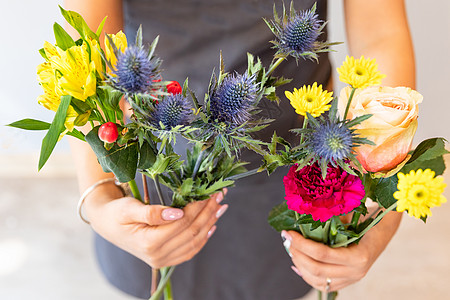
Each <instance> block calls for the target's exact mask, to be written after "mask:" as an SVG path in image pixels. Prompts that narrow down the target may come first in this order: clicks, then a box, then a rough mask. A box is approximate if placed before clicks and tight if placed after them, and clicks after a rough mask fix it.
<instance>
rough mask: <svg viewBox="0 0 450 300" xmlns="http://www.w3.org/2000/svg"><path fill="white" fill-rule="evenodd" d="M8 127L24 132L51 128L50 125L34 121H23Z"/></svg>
mask: <svg viewBox="0 0 450 300" xmlns="http://www.w3.org/2000/svg"><path fill="white" fill-rule="evenodd" d="M6 126H10V127H15V128H20V129H24V130H47V129H49V128H50V123H47V122H44V121H39V120H34V119H23V120H20V121H16V122H13V123H11V124H8V125H6Z"/></svg>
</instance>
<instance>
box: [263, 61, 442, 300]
mask: <svg viewBox="0 0 450 300" xmlns="http://www.w3.org/2000/svg"><path fill="white" fill-rule="evenodd" d="M337 71H338V73H339V75H340V77H339V78H340V80H341V81H342V82H344V83H347V84H349V86H347V87H345V88H344V89H343V90H342V91H341V92H340V95H339V97H338V98H334V99H333V96H332V93H331V92H328V91H326V90H323V89H322V86H320V85H319V86H317V84H316V83H314V84H313V85H308V86H303V87H301V88H300V89H294V91H293V92H290V91H286V92H285V94H286V97H287V98H288V99H289V100H290V102H291V105H292V106H293V108H294V109H295V111H296V112H297V113H298V114H300V115H303V116H304V123H303V128H299V129H292V131H293V132H295V133H297V134H298V135H299V143H298V145H290V144H289V143H287V142H286V141H284V140H283V139H281V138H280V137H277V136H275V135H274V137H273V139H272V144H271V147H270V154H268V155H266V156H265V159H264V160H265V167H266V168H267V170H268V171H269V173H270V172H272V171H273V170H274V169H276V168H277V167H278V166H284V165H290V166H291V167H290V169H289V172H288V174H287V175H286V176H285V177H284V180H283V183H284V186H285V193H286V196H285V200H286V202H283V203H281V204H279V205H278V206H276V207H274V208H273V210H272V211H271V213H270V216H269V223H270V225H271V226H273V227H274V228H275V229H276V230H278V231H283V230H295V231H298V232H300V233H301V234H302V235H303V236H304V237H306V238H310V239H313V240H315V241H318V242H321V243H324V244H326V245H329V246H330V247H332V248H337V247H345V246H348V245H350V244H351V243H358V241H359V240H360V239H361V238H362V237H363V236H364V234H365V233H367V232H368V231H369V230H370V228H372V227H373V226H375V225H376V224H377V223H378V222H379V221H380V220H381V219H382V218H383V217H384V216H385V215H386V214H387V213H388V212H390V211H393V210H397V211H399V212H403V211H407V212H408V214H409V215H410V216H413V217H416V218H420V219H422V220H423V221H424V222H425V221H426V219H427V217H428V216H430V215H431V211H430V208H432V207H435V206H440V204H441V203H444V202H446V199H445V197H444V196H443V195H442V193H443V191H444V188H445V186H446V185H445V184H444V183H443V177H442V176H438V175H441V174H442V173H443V172H444V170H445V164H444V159H443V155H445V154H446V153H448V151H447V150H445V140H444V139H443V138H432V139H428V140H425V141H423V142H421V143H420V144H419V145H418V146H417V147H416V149H414V150H411V145H412V139H413V136H414V133H415V131H416V129H417V118H418V104H419V103H421V102H422V98H423V97H422V95H420V94H419V93H418V92H417V91H414V90H412V89H410V88H406V87H385V86H379V85H380V84H381V79H382V78H383V77H384V75H382V74H380V73H379V72H378V70H377V65H376V62H375V60H372V59H368V58H364V56H362V57H361V58H359V59H355V58H353V57H347V58H346V60H345V62H344V63H343V64H342V66H341V67H339V68H338V69H337ZM325 112H327V114H325ZM279 145H281V146H282V147H283V150H281V151H279V150H277V146H279ZM369 201H370V202H372V203H375V204H376V207H377V209H375V210H374V211H372V212H371V213H370V214H369V213H368V205H366V204H367V203H368V202H369ZM362 217H363V218H362ZM329 284H330V280H329V279H327V290H326V292H327V299H335V298H336V296H337V292H329V290H328V289H329ZM321 293H322V292H321V291H319V298H320V299H321V297H322V294H321Z"/></svg>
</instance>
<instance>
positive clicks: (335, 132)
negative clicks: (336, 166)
mask: <svg viewBox="0 0 450 300" xmlns="http://www.w3.org/2000/svg"><path fill="white" fill-rule="evenodd" d="M309 140H310V142H309V143H310V147H311V150H312V151H313V152H314V153H315V155H317V156H318V157H320V158H322V159H324V160H326V161H328V162H339V161H343V160H345V159H347V158H348V157H349V156H350V154H351V153H352V147H353V134H352V131H351V130H350V129H349V128H347V127H346V126H345V125H344V124H343V123H333V122H326V123H319V125H318V126H317V127H316V128H314V130H313V131H312V132H311V133H310V136H309Z"/></svg>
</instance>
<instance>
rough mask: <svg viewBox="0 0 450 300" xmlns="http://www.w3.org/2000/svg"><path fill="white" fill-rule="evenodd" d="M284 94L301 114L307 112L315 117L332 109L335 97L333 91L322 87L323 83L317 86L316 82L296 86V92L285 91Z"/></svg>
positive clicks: (303, 114)
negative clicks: (298, 87)
mask: <svg viewBox="0 0 450 300" xmlns="http://www.w3.org/2000/svg"><path fill="white" fill-rule="evenodd" d="M284 94H285V95H286V97H287V98H288V99H289V100H290V101H291V105H292V107H294V108H295V112H296V113H297V114H299V115H302V116H305V117H306V113H309V114H311V115H312V116H313V117H315V118H316V117H318V116H320V115H321V114H323V113H324V112H326V111H327V110H329V109H330V107H331V105H329V104H328V103H330V101H331V100H332V99H333V92H328V91H327V90H323V89H322V85H319V86H317V82H314V84H313V85H312V86H310V85H308V86H306V85H304V86H303V87H301V88H300V89H296V88H294V92H293V93H291V92H289V91H285V92H284Z"/></svg>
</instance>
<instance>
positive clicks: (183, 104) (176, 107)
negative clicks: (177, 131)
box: [150, 94, 192, 130]
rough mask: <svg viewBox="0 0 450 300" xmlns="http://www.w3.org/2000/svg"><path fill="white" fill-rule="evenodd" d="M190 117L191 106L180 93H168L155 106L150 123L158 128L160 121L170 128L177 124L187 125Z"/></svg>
mask: <svg viewBox="0 0 450 300" xmlns="http://www.w3.org/2000/svg"><path fill="white" fill-rule="evenodd" d="M191 117H192V106H191V105H190V102H189V101H188V99H187V98H186V97H185V96H183V95H182V94H176V95H169V96H167V97H165V98H164V99H163V100H162V101H161V102H160V103H158V104H157V105H156V107H155V110H154V112H153V113H152V114H151V115H150V123H152V124H153V125H154V126H155V127H157V128H160V122H161V123H162V124H163V125H164V126H165V127H166V129H168V130H170V129H172V128H173V127H176V126H178V125H187V124H189V121H190V119H191Z"/></svg>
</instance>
